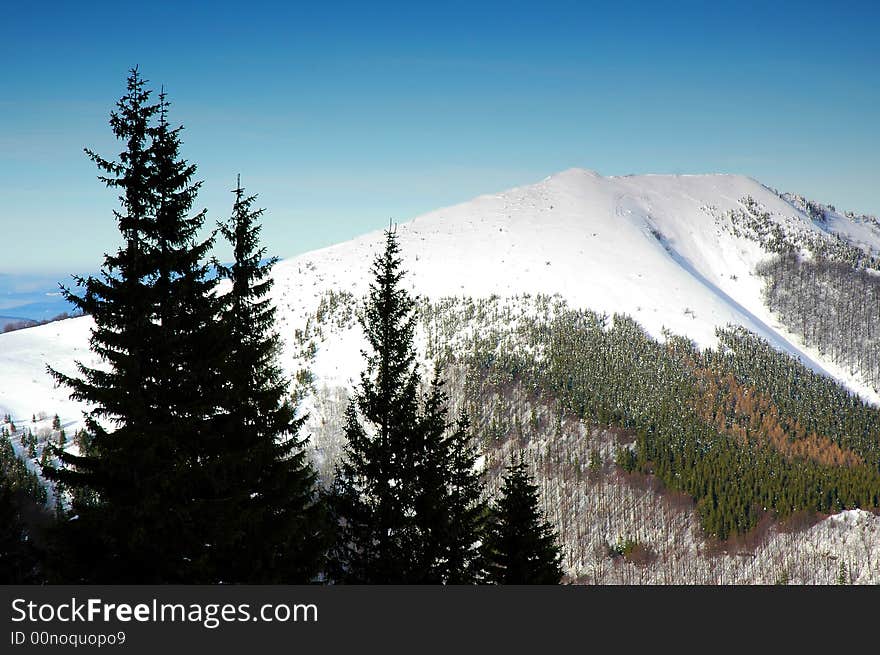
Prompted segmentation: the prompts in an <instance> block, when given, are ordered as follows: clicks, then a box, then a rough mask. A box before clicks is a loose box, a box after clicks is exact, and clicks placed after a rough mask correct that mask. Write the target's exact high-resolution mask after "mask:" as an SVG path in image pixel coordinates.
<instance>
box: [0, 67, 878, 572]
mask: <svg viewBox="0 0 880 655" xmlns="http://www.w3.org/2000/svg"><path fill="white" fill-rule="evenodd" d="M171 116H172V104H171V102H170V101H169V99H168V98H167V96H166V94H165V93H164V92H161V93H158V94H156V93H155V92H154V91H153V90H152V89H150V88H149V87H148V81H147V80H145V79H143V77H142V76H141V74H140V72H139V71H138V70H137V69H134V70H132V71H131V74H130V76H129V77H128V79H127V85H126V90H125V93H124V95H123V96H122V97H121V99H120V100H119V101H118V103H117V104H116V108H115V110H114V111H113V112H112V114H111V119H110V127H111V129H112V132H113V134H114V136H115V137H116V139H117V142H118V143H119V144H120V146H121V152H120V153H118V155H116V156H115V157H111V158H105V156H104V155H102V154H100V153H96V152H93V151H91V150H86V153H87V155H88V157H89V158H90V159H91V160H92V161H93V162H94V163H95V165H96V166H97V167H98V169H99V171H100V177H99V179H100V180H101V182H102V183H103V184H105V185H106V186H107V187H108V188H109V189H110V190H112V191H113V192H115V193H116V194H117V195H118V200H119V205H118V208H117V210H116V211H115V214H114V216H112V217H108V220H115V221H116V225H117V227H118V230H119V234H120V237H121V245H120V246H119V248H118V249H117V250H115V251H113V252H110V253H108V254H106V255H105V257H104V260H103V262H102V263H101V265H100V271H101V272H100V274H99V275H97V276H93V277H87V278H77V279H76V284H75V285H74V286H73V287H71V288H67V289H64V293H65V295H66V297H67V298H68V300H69V301H70V302H71V303H72V304H73V305H74V306H75V307H76V309H77V311H79V312H82V313H84V314H88V315H90V316H91V317H92V319H93V320H94V323H95V327H94V330H93V332H92V335H91V339H90V349H91V351H92V352H93V353H94V354H96V355H98V356H99V358H100V361H101V363H102V364H101V366H100V367H96V368H92V367H89V366H87V365H85V364H82V363H78V365H77V372H76V373H75V374H72V375H71V374H65V373H62V372H60V371H59V370H56V369H54V368H52V367H51V366H52V365H51V363H50V367H49V368H48V370H47V375H51V376H53V378H54V380H55V381H56V383H57V384H59V385H61V386H63V387H65V388H66V389H67V390H69V393H70V394H71V397H73V398H75V399H77V400H80V401H83V402H85V403H86V404H87V405H88V406H89V407H90V408H91V410H90V411H89V413H88V414H87V415H86V416H85V427H84V429H82V430H79V431H77V432H76V433H75V434H72V435H68V434H66V433H65V431H64V430H63V429H62V427H61V424H60V422H58V421H57V417H56V421H53V425H52V428H51V430H49V431H48V432H47V433H46V434H45V435H44V437H43V438H42V440H38V439H37V435H36V434H35V432H34V431H33V429H32V428H31V426H29V425H21V424H20V425H15V424H14V422H13V420H12V418H11V417H5V418H4V420H3V423H2V424H0V582H7V583H8V582H13V583H47V582H48V583H87V584H88V583H160V584H165V583H182V584H219V583H251V584H305V583H329V584H556V583H559V582H560V581H564V580H567V581H574V582H583V581H589V580H584V579H582V578H579V577H578V576H577V575H576V574H572V573H571V570H572V569H573V568H574V567H573V566H569V567H568V571H569V574H568V576H567V577H566V571H567V568H566V567H567V566H568V564H567V562H571V561H573V560H574V559H578V558H580V560H583V559H584V558H588V557H591V556H593V554H589V553H580V554H577V556H576V554H575V553H574V551H575V550H577V549H578V545H577V544H578V543H579V542H578V539H579V534H577V532H578V528H577V527H576V526H575V527H573V526H572V524H571V521H570V516H575V517H576V520H577V521H581V522H590V521H591V520H593V517H591V516H590V515H588V514H587V513H586V510H583V509H581V510H578V509H577V508H575V507H573V506H572V507H570V508H569V507H567V508H566V511H567V512H568V513H567V514H566V513H564V512H561V511H560V512H554V511H552V508H553V507H557V508H558V507H559V506H560V505H561V504H563V503H568V502H569V501H568V500H566V499H567V498H568V496H564V495H563V494H561V493H560V494H558V495H557V496H555V497H552V496H551V495H550V494H549V492H548V489H549V488H550V487H548V486H547V484H546V481H547V480H548V479H551V478H553V477H554V476H556V477H559V478H560V479H564V484H566V485H567V484H571V485H582V488H587V487H584V486H583V485H597V487H598V486H601V485H604V484H606V481H607V484H608V485H612V484H618V483H619V482H620V481H621V480H622V481H624V482H625V483H626V484H629V485H638V484H641V485H644V486H646V487H647V486H650V488H651V489H652V490H655V491H656V492H657V494H658V495H659V496H662V497H664V498H667V499H674V500H675V502H681V503H683V505H682V506H684V507H686V508H687V511H693V512H694V513H695V515H696V517H697V518H698V521H699V526H700V529H701V539H702V540H704V542H705V543H706V544H712V545H714V546H715V547H719V545H722V546H723V545H724V544H730V543H735V542H736V540H738V539H740V540H741V539H744V538H746V536H747V535H750V534H754V533H755V531H756V530H758V529H759V528H760V526H762V525H766V524H767V523H768V522H770V523H774V524H779V525H783V524H791V522H793V521H794V522H796V521H798V520H803V521H806V522H807V523H810V522H815V520H817V519H818V517H822V516H827V515H829V514H832V513H835V512H839V511H841V510H846V509H856V508H859V509H863V510H869V511H876V510H878V508H880V410H878V409H877V408H876V407H874V406H872V405H870V404H868V403H866V402H864V401H862V400H860V399H859V398H858V397H857V396H856V395H854V394H853V393H851V392H850V391H848V390H846V389H845V388H844V387H842V386H841V385H840V384H838V383H837V382H836V381H834V380H832V379H831V378H828V377H825V376H822V375H819V374H817V373H815V372H813V371H812V370H810V369H809V368H808V367H806V366H805V365H804V364H802V363H801V362H799V361H797V360H795V359H793V358H792V357H790V356H789V355H787V354H785V353H782V352H779V351H777V350H775V349H774V348H773V347H771V346H770V345H769V344H768V343H767V342H766V341H764V340H763V339H761V338H759V337H758V336H756V335H754V334H752V333H750V332H748V331H746V330H745V329H743V328H739V327H728V328H725V329H720V330H718V332H717V344H718V345H717V346H716V347H713V348H705V349H700V348H698V347H697V346H696V344H694V343H693V342H691V341H690V340H688V339H687V338H685V337H681V336H677V335H675V334H672V333H668V332H667V333H666V334H665V335H664V338H663V339H662V340H658V339H655V338H653V337H651V336H650V335H649V334H648V333H647V332H646V331H645V330H644V329H643V328H642V327H641V326H640V325H639V324H638V323H637V322H636V321H635V320H634V319H632V318H631V317H629V316H626V315H620V314H617V315H613V316H607V315H604V314H599V313H596V312H592V311H589V310H584V309H574V308H570V307H568V306H567V305H566V303H565V302H564V301H562V300H561V299H559V298H558V297H547V296H526V297H523V298H519V299H518V300H517V302H520V303H521V308H525V309H523V310H522V311H520V312H519V313H516V312H515V311H514V309H512V305H511V304H507V305H504V304H503V303H502V302H501V299H499V298H497V297H493V298H491V299H488V300H486V299H483V300H474V299H470V298H446V299H441V300H435V301H433V302H432V301H427V300H425V299H420V298H418V297H415V296H414V295H412V294H411V293H410V292H409V291H408V290H407V289H408V287H407V285H406V283H405V281H406V276H407V270H406V264H405V262H406V253H405V252H402V251H401V247H400V244H399V242H398V239H397V235H396V232H395V229H394V228H393V227H389V229H388V230H387V231H386V232H385V240H384V244H383V246H384V247H383V248H382V249H381V251H379V252H376V253H374V260H373V261H372V265H371V266H370V265H369V264H365V266H364V275H365V276H369V279H370V286H369V293H368V295H367V297H366V298H363V299H359V298H355V297H354V296H353V295H351V294H350V293H347V292H339V293H336V292H334V293H331V294H330V295H328V296H326V297H325V298H324V299H323V300H322V303H321V305H320V306H319V308H318V311H317V313H316V314H315V316H314V317H313V318H314V322H313V323H312V324H311V327H309V328H305V327H304V328H303V330H304V331H300V330H298V331H297V336H296V337H295V338H296V339H297V340H299V341H300V342H301V343H302V345H303V346H305V345H307V344H308V343H309V339H310V338H311V336H310V335H309V334H307V332H308V330H309V329H311V330H314V329H316V327H315V326H317V328H318V329H320V328H322V326H323V328H326V334H324V335H323V336H324V337H326V339H328V340H329V341H328V343H329V346H328V347H332V338H333V334H334V333H335V332H336V331H338V330H341V329H343V328H345V327H346V326H350V325H355V326H356V327H357V328H358V329H359V330H360V331H361V333H362V334H363V336H364V338H365V342H366V344H367V348H366V349H365V351H364V353H363V355H364V357H363V362H362V364H363V367H362V372H361V375H360V378H359V379H358V381H357V384H355V385H354V386H353V388H351V389H350V390H349V395H348V396H347V397H346V398H345V399H344V402H343V404H344V412H343V414H342V416H340V421H339V426H338V429H337V430H336V432H337V434H336V437H335V443H338V444H339V447H338V449H337V451H335V453H334V456H333V457H330V458H329V459H328V458H326V457H325V458H324V459H323V460H322V463H321V464H318V463H316V462H315V461H314V458H313V452H312V450H313V449H314V448H313V445H314V444H312V443H311V440H310V439H311V437H310V435H309V434H308V433H307V431H306V429H305V427H304V426H305V424H306V419H307V416H305V415H304V414H303V412H302V411H300V407H299V404H298V403H299V401H300V399H301V397H302V392H303V388H307V387H309V385H310V384H311V378H310V374H309V373H308V371H305V370H304V371H303V372H302V375H300V376H297V379H295V380H291V379H287V378H285V376H284V374H283V372H282V367H281V365H280V363H279V357H280V354H281V340H282V337H281V335H280V334H279V332H278V327H277V322H276V309H275V307H273V305H272V303H271V301H270V296H269V292H270V290H271V286H272V278H271V276H270V271H271V268H272V266H273V265H274V264H275V263H276V262H277V260H276V259H274V258H272V257H271V256H270V251H269V249H268V248H267V247H266V246H265V245H264V244H263V243H262V241H261V237H260V230H261V222H262V220H263V210H262V209H259V208H257V205H256V201H257V196H256V195H253V194H249V193H246V192H245V188H244V187H243V186H242V184H241V181H240V179H239V180H238V181H237V183H236V186H235V188H234V189H233V193H234V202H233V203H232V206H231V207H230V208H227V209H225V210H224V211H225V212H226V213H227V214H228V218H226V219H225V220H222V221H220V222H218V223H216V224H215V225H213V226H212V225H209V224H207V214H206V211H205V210H202V211H196V209H195V207H196V206H197V197H198V192H199V187H200V182H198V181H197V179H196V173H197V169H196V166H195V165H194V164H191V163H189V162H187V161H186V160H185V159H184V158H183V156H182V154H181V146H182V127H178V126H176V124H175V123H174V121H173V120H172V118H171ZM744 206H745V210H744V211H743V212H741V213H740V214H738V215H737V216H736V217H734V220H733V222H732V224H733V225H734V228H735V229H737V230H740V231H742V232H743V233H744V234H745V233H748V234H749V235H751V236H752V237H754V238H755V239H756V240H757V241H758V242H760V243H762V245H764V246H765V247H766V248H767V249H768V251H769V252H772V253H773V254H774V255H775V257H774V258H773V259H772V260H771V261H770V262H769V263H767V264H766V265H764V266H763V267H762V268H761V269H760V271H759V272H760V274H761V275H762V276H763V277H764V278H765V280H766V283H767V284H766V288H765V298H766V302H767V303H768V306H769V307H770V308H771V309H772V310H773V311H774V312H775V313H776V315H777V316H778V317H779V320H780V321H782V322H783V323H784V324H785V325H786V326H787V327H789V329H791V330H792V331H793V332H795V333H797V334H799V335H800V337H801V338H802V339H803V341H804V342H805V343H806V344H807V345H811V346H812V345H815V346H816V347H817V348H818V349H819V350H820V352H822V353H823V354H826V353H827V355H828V357H829V358H830V360H831V361H833V362H834V363H836V364H839V365H841V366H845V367H849V368H850V369H851V370H852V371H853V372H860V373H861V374H862V375H863V376H864V377H865V380H866V382H868V383H869V384H871V385H873V386H874V387H875V388H878V385H880V377H878V376H880V360H878V358H877V355H876V351H877V348H876V346H877V340H878V336H877V334H876V323H877V319H878V317H880V313H878V312H880V310H878V302H880V289H878V282H877V280H876V275H875V274H874V272H873V270H872V269H874V268H876V262H875V261H874V260H873V259H870V258H869V257H867V256H865V255H864V253H860V252H857V250H853V249H852V248H850V247H848V246H847V245H846V244H842V243H841V244H839V245H838V247H837V248H830V249H829V248H828V247H825V246H822V247H821V248H820V247H819V246H818V245H815V244H814V246H815V247H814V248H813V251H811V253H812V256H810V257H804V256H802V255H799V254H798V244H796V243H795V242H793V241H792V240H791V239H790V237H789V236H787V235H786V234H784V233H783V232H780V231H779V230H774V229H773V228H772V227H771V226H770V221H769V218H768V217H767V216H762V214H761V213H760V211H759V209H758V208H757V207H756V206H754V205H753V204H749V203H748V202H746V203H745V205H744ZM814 210H815V211H819V210H818V209H816V208H815V207H814ZM206 235H207V236H206ZM219 239H222V240H225V242H226V243H228V244H229V246H230V247H231V249H232V251H233V253H234V260H233V261H232V262H227V263H221V262H219V261H217V260H216V259H213V258H211V255H210V253H211V250H212V247H213V246H214V244H215V241H217V240H219ZM808 250H809V248H808ZM548 263H549V262H548ZM869 271H870V272H869ZM422 333H423V334H424V335H425V339H424V343H425V352H421V351H420V350H419V347H418V346H417V344H418V343H421V341H420V340H419V339H418V338H417V335H418V334H422ZM311 347H312V348H314V345H313V344H312V345H311ZM425 361H427V362H429V364H430V365H428V366H426V365H425V363H424V362H425ZM513 398H519V399H520V400H518V401H517V404H516V407H514V405H513V401H512V400H511V399H513ZM523 398H525V399H526V400H525V401H523V400H522V399H523ZM541 408H545V409H546V408H552V412H547V411H544V410H541V411H540V412H539V409H541ZM523 409H525V410H526V413H525V414H523V413H522V411H521V410H523ZM547 416H552V417H553V418H552V420H549V419H548V418H547ZM37 422H38V421H37V418H36V417H33V421H32V423H33V424H36V423H37ZM572 425H576V426H581V428H582V429H583V430H584V433H588V434H594V435H595V434H602V435H611V440H610V441H607V440H606V441H601V439H598V438H597V439H593V438H592V437H590V436H585V434H582V433H579V432H577V430H575V431H574V432H572V428H571V426H572ZM572 434H574V435H576V436H574V437H572V436H571V435H572ZM578 435H579V436H578ZM14 439H17V440H19V442H20V445H21V447H22V448H24V449H26V450H27V451H28V453H29V455H30V456H31V457H32V458H37V457H39V460H40V470H41V472H42V475H43V476H44V477H45V478H46V479H47V480H49V481H50V482H51V485H49V486H48V487H47V485H46V483H45V482H44V481H42V480H41V479H40V477H39V476H37V475H36V474H34V473H33V472H32V471H30V470H29V469H28V468H27V467H26V466H25V465H24V464H23V463H22V462H21V460H20V459H19V458H18V457H17V456H16V454H15V449H14V448H13V445H12V444H13V441H12V440H14ZM572 439H573V440H574V441H575V442H577V441H578V440H579V441H580V443H579V444H577V443H575V444H572V441H571V440H572ZM561 444H565V449H564V451H563V450H560V449H561V448H562V446H561ZM38 446H39V452H38ZM71 446H76V447H75V448H72V447H71ZM322 447H323V446H322ZM323 452H324V453H325V454H326V453H327V452H329V451H327V449H326V448H325V449H324V451H323ZM612 479H613V480H614V482H613V483H612ZM563 486H564V485H563V483H560V486H559V487H556V488H557V489H560V488H563ZM589 488H591V489H592V488H593V487H589ZM47 489H49V491H51V493H50V492H49V491H47ZM621 497H623V496H621ZM670 502H671V501H670ZM588 505H589V504H588V503H586V502H582V503H581V505H580V506H581V507H586V506H588ZM805 517H806V518H805ZM615 537H616V538H613V539H612V538H609V541H608V543H607V548H606V549H604V550H603V551H602V552H600V553H598V554H595V557H597V558H598V559H602V560H603V561H605V562H617V561H620V560H625V561H627V562H630V563H631V564H634V565H636V566H644V565H647V564H649V563H650V562H652V561H653V560H654V559H656V558H657V557H658V554H657V553H656V552H654V551H653V550H652V549H651V547H650V546H649V545H648V544H647V543H645V541H644V540H641V539H637V538H635V537H632V536H628V535H626V534H620V535H615ZM841 566H842V567H843V563H841ZM844 568H845V567H844ZM842 570H843V569H842ZM787 575H788V574H787V572H786V573H785V575H784V576H782V575H781V574H780V579H787ZM841 575H843V574H841ZM844 577H845V576H844ZM693 582H702V580H693Z"/></svg>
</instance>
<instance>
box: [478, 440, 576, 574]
mask: <svg viewBox="0 0 880 655" xmlns="http://www.w3.org/2000/svg"><path fill="white" fill-rule="evenodd" d="M538 502H539V499H538V487H537V485H535V484H534V482H532V479H531V476H530V475H529V472H528V470H527V468H526V465H525V462H524V461H523V458H522V455H520V458H519V461H518V462H516V463H512V464H510V465H509V466H508V467H507V469H506V472H505V475H504V483H503V485H502V487H501V491H500V495H499V498H498V499H497V501H496V502H495V503H494V504H493V506H492V512H491V518H490V527H489V531H488V534H487V537H486V543H485V556H486V563H487V572H488V581H489V582H492V583H495V584H558V583H559V581H560V580H561V579H562V568H561V565H560V560H561V552H560V549H559V547H558V546H557V538H556V533H555V531H554V530H553V528H552V526H550V525H549V524H548V523H547V522H546V521H544V518H543V517H542V515H541V509H540V506H539V504H538Z"/></svg>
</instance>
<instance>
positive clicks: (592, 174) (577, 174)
mask: <svg viewBox="0 0 880 655" xmlns="http://www.w3.org/2000/svg"><path fill="white" fill-rule="evenodd" d="M601 177H602V175H600V174H599V173H598V172H596V171H594V170H592V169H589V168H578V167H576V166H575V167H573V168H566V169H565V170H563V171H559V172H558V173H554V174H553V175H550V176H548V177H547V178H545V180H547V181H549V180H569V179H570V180H576V179H579V178H593V179H596V178H601Z"/></svg>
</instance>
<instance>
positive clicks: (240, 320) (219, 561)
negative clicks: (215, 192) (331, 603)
mask: <svg viewBox="0 0 880 655" xmlns="http://www.w3.org/2000/svg"><path fill="white" fill-rule="evenodd" d="M234 193H235V203H234V206H233V212H232V217H231V219H230V220H229V221H228V222H226V223H223V224H220V225H219V229H220V232H221V234H222V235H223V237H224V238H225V239H226V240H227V241H228V242H229V243H230V244H231V245H232V249H233V253H234V262H233V263H232V265H231V266H228V267H227V266H222V265H220V264H217V269H218V271H219V273H220V275H221V276H222V277H223V278H225V279H226V280H228V281H229V282H230V283H231V290H230V292H229V293H228V294H226V296H224V298H223V300H224V308H223V313H222V320H221V323H222V324H223V326H224V328H225V332H226V344H227V350H226V361H225V363H224V369H225V375H224V377H225V378H226V379H227V380H228V386H227V389H226V391H227V399H226V400H225V401H224V403H223V408H224V413H223V414H222V415H221V416H220V417H219V418H218V422H217V430H218V432H219V433H220V434H222V435H223V440H224V441H223V446H224V451H225V452H224V457H223V458H222V459H219V460H218V461H217V462H216V466H215V467H214V469H213V470H212V471H211V477H212V478H213V479H214V480H215V481H217V488H216V489H215V493H216V494H217V496H218V498H220V499H223V502H222V503H219V504H218V506H217V511H215V512H212V513H211V514H212V517H211V521H210V522H211V523H213V524H214V525H216V526H218V528H219V529H220V532H221V534H220V535H219V536H218V538H217V539H216V541H217V547H216V548H215V554H214V560H215V563H214V568H215V569H216V570H217V572H218V574H221V575H222V576H223V580H224V581H226V582H248V583H287V584H292V583H306V582H310V581H312V580H313V579H314V578H315V576H316V575H317V573H318V572H319V570H320V568H321V565H322V564H323V561H322V558H323V550H324V548H325V546H326V543H325V539H324V537H323V534H322V530H321V527H322V520H323V515H322V511H321V507H322V506H321V503H319V501H318V497H317V491H316V487H315V484H316V479H317V474H316V472H315V471H314V469H313V468H312V466H311V464H310V463H309V462H308V460H307V459H306V452H305V447H304V444H305V439H301V438H300V437H299V433H300V430H301V428H302V424H303V422H304V421H305V417H299V418H297V417H296V408H295V407H294V406H293V404H292V403H291V401H290V399H289V397H288V384H287V380H286V379H285V378H284V377H283V376H282V372H281V369H280V368H279V366H278V364H277V363H276V356H277V354H278V351H279V347H280V342H279V336H278V334H277V333H276V332H275V330H274V320H275V308H274V307H273V306H272V304H271V301H270V299H269V298H268V294H269V291H270V289H271V286H272V278H271V277H270V275H269V272H270V270H271V267H272V266H273V265H274V264H275V263H276V261H277V260H276V259H275V258H272V259H269V260H268V261H264V259H265V255H266V249H265V248H261V247H260V245H259V233H260V228H261V226H260V224H259V222H258V221H259V218H260V216H261V215H262V213H263V210H262V209H259V210H253V209H252V205H253V202H254V200H255V199H256V196H247V197H246V196H245V195H244V189H242V187H241V183H240V179H239V183H238V184H237V186H236V188H235V191H234Z"/></svg>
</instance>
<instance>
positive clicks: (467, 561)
mask: <svg viewBox="0 0 880 655" xmlns="http://www.w3.org/2000/svg"><path fill="white" fill-rule="evenodd" d="M443 386H444V384H443V381H442V378H441V370H440V368H439V367H437V368H435V372H434V378H433V380H432V382H431V387H430V389H429V391H428V394H427V396H426V398H425V401H424V409H423V412H422V415H421V426H420V427H421V438H422V443H421V452H420V457H419V461H418V468H417V471H418V473H419V475H418V478H417V482H418V489H417V495H416V501H417V504H416V518H417V524H418V529H419V534H420V540H419V543H418V544H417V549H416V551H415V552H416V554H417V561H418V566H419V568H418V571H419V573H418V576H419V581H420V582H423V583H429V584H440V583H442V584H474V583H477V582H481V581H482V579H483V568H484V562H483V557H482V552H481V550H480V542H481V539H482V535H483V531H484V529H485V519H486V514H487V506H486V503H485V501H484V499H483V497H484V485H483V477H482V473H481V471H480V470H478V468H477V465H476V464H477V451H476V447H475V444H474V439H473V435H472V434H471V430H470V422H469V420H468V418H467V416H466V414H464V412H462V413H461V414H460V415H459V417H458V419H457V420H456V421H450V420H449V418H448V397H447V395H446V393H445V391H444V389H443Z"/></svg>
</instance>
